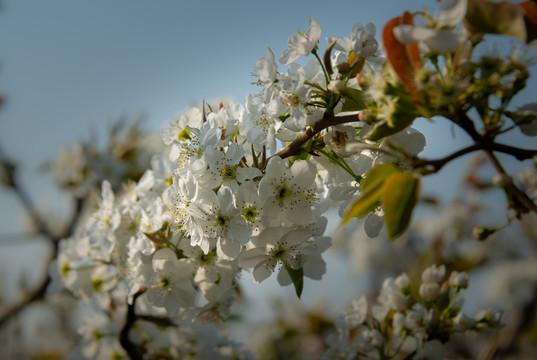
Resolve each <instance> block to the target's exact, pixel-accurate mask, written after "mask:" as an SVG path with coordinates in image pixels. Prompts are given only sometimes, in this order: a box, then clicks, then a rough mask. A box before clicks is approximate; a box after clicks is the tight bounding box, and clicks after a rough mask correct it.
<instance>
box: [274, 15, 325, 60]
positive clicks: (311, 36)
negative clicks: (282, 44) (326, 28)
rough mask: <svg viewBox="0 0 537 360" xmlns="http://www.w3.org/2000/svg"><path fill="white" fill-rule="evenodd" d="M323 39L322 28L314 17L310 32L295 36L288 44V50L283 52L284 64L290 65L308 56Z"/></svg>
mask: <svg viewBox="0 0 537 360" xmlns="http://www.w3.org/2000/svg"><path fill="white" fill-rule="evenodd" d="M320 37H321V26H320V25H319V23H318V22H317V20H315V19H314V18H313V17H311V16H310V19H309V27H308V32H307V33H305V34H303V33H301V32H299V33H298V34H293V35H291V36H290V37H289V41H288V42H287V49H285V50H284V51H283V54H282V56H281V57H280V62H281V63H282V64H290V63H292V62H293V61H295V60H296V59H298V58H299V57H300V56H302V55H308V54H309V53H311V52H312V51H313V49H315V47H316V46H317V42H318V41H319V38H320Z"/></svg>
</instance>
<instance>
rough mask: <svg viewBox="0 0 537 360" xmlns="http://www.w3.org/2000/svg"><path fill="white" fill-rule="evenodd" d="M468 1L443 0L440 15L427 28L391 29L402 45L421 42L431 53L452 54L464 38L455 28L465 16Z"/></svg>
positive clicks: (408, 26) (410, 26)
mask: <svg viewBox="0 0 537 360" xmlns="http://www.w3.org/2000/svg"><path fill="white" fill-rule="evenodd" d="M467 1H468V0H443V1H441V3H440V14H439V16H438V17H436V18H434V19H433V20H432V23H431V25H430V26H428V27H422V26H413V25H399V26H397V27H395V28H394V29H393V31H394V34H395V36H396V37H397V39H398V40H399V41H401V42H402V43H404V44H415V43H418V42H423V43H424V44H426V45H427V46H428V47H429V48H430V49H431V50H432V51H439V52H453V51H455V49H456V48H457V47H458V46H459V44H460V43H461V41H463V40H464V38H465V33H464V31H463V30H460V29H458V28H456V26H457V25H458V24H460V22H461V21H462V20H463V19H464V16H465V15H466V8H467V6H468V3H467Z"/></svg>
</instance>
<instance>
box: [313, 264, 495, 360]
mask: <svg viewBox="0 0 537 360" xmlns="http://www.w3.org/2000/svg"><path fill="white" fill-rule="evenodd" d="M467 287H468V275H467V274H466V273H464V272H457V271H453V272H451V273H450V274H449V276H446V268H445V266H444V265H441V266H436V265H432V266H430V267H428V268H426V269H425V270H424V271H423V272H422V274H421V283H419V284H418V283H417V282H413V281H411V279H410V278H409V277H408V275H407V274H406V273H402V274H401V275H399V276H398V277H396V278H391V277H390V278H387V279H385V280H384V282H383V283H382V288H381V290H380V294H379V296H378V298H377V302H376V303H375V304H370V303H369V302H368V301H367V298H366V297H365V296H361V297H360V298H358V299H354V300H353V301H352V305H351V307H350V308H349V309H348V310H347V311H346V312H345V313H344V314H343V315H342V317H341V318H340V320H338V321H336V322H335V325H336V333H335V334H333V335H331V336H330V337H329V339H328V343H329V345H330V347H329V349H328V350H327V351H326V352H325V354H324V355H323V358H324V359H355V358H367V359H370V358H384V359H391V358H400V357H408V356H410V357H412V358H415V359H444V355H445V354H444V352H443V351H444V348H443V345H442V344H443V343H445V342H447V341H448V340H449V338H450V337H451V336H453V335H455V334H458V333H459V334H462V333H464V332H466V331H484V330H486V329H495V328H498V327H499V326H500V325H501V316H502V312H501V310H498V309H489V310H484V311H481V312H479V313H478V314H476V315H475V316H474V317H468V316H467V315H465V313H464V312H463V311H462V307H463V299H462V298H461V297H459V292H460V290H462V289H465V288H467Z"/></svg>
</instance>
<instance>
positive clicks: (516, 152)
mask: <svg viewBox="0 0 537 360" xmlns="http://www.w3.org/2000/svg"><path fill="white" fill-rule="evenodd" d="M478 150H485V151H497V152H501V153H505V154H509V155H512V156H514V157H515V158H516V159H517V160H520V161H522V160H527V159H531V158H533V157H534V156H537V150H526V149H520V148H517V147H514V146H509V145H504V144H499V143H496V142H493V141H483V142H479V143H476V144H474V145H471V146H468V147H466V148H464V149H461V150H459V151H457V152H454V153H453V154H451V155H448V156H446V157H444V158H441V159H435V160H420V159H418V158H410V159H408V160H407V164H408V165H409V166H410V167H412V168H421V167H428V168H430V169H431V170H432V171H433V172H438V171H440V169H441V168H442V167H444V165H446V164H447V163H448V162H450V161H451V160H454V159H456V158H458V157H461V156H463V155H466V154H468V153H471V152H474V151H478Z"/></svg>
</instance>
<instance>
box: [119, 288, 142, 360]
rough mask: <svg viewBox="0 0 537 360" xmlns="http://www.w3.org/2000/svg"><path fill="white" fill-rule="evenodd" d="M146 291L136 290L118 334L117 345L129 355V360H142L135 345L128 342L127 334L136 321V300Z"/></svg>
mask: <svg viewBox="0 0 537 360" xmlns="http://www.w3.org/2000/svg"><path fill="white" fill-rule="evenodd" d="M145 291H146V289H145V288H142V289H140V290H138V292H137V293H136V294H134V296H133V298H132V303H131V304H129V305H128V306H127V317H126V318H125V322H124V323H123V325H122V326H121V331H120V332H119V343H120V344H121V346H122V347H123V349H125V351H126V352H127V355H129V358H130V359H131V360H142V359H143V356H142V354H141V353H140V350H139V349H138V347H136V345H135V344H134V343H133V342H132V341H131V340H130V338H129V332H130V331H131V328H132V327H133V325H134V323H135V322H136V320H137V319H138V318H137V316H136V311H135V308H136V300H137V299H138V298H139V297H140V295H142V294H143V293H145Z"/></svg>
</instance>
